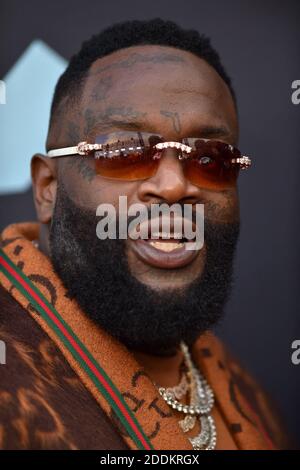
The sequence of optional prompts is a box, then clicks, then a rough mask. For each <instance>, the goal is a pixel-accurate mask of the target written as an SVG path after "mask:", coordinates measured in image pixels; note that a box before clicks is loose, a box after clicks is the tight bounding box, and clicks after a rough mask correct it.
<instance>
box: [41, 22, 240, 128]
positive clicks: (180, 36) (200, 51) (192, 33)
mask: <svg viewBox="0 0 300 470" xmlns="http://www.w3.org/2000/svg"><path fill="white" fill-rule="evenodd" d="M146 44H147V45H160V46H170V47H176V48H177V49H182V50H185V51H188V52H192V53H193V54H195V55H196V56H198V57H200V58H201V59H203V60H205V61H206V62H207V63H208V64H209V65H210V66H211V67H213V68H214V69H215V70H216V72H217V73H218V74H219V75H220V77H221V78H222V79H223V80H224V82H225V83H226V84H227V86H228V87H229V89H230V92H231V94H232V97H233V100H234V102H235V103H236V99H235V93H234V90H233V88H232V84H231V79H230V78H229V76H228V75H227V72H226V71H225V69H224V67H223V65H222V63H221V60H220V57H219V54H218V53H217V51H216V50H215V49H214V48H213V47H212V46H211V43H210V39H209V38H208V37H207V36H205V35H202V34H201V35H200V34H199V33H198V31H196V30H194V29H183V28H182V27H180V26H179V25H177V24H176V23H174V22H173V21H166V20H162V19H161V18H153V19H151V20H147V21H140V20H132V21H124V22H119V23H115V24H114V25H112V26H110V27H108V28H106V29H104V30H103V31H101V32H100V33H99V34H96V35H94V36H92V37H91V38H90V39H89V40H88V41H85V42H83V44H82V46H81V49H80V51H79V52H78V53H77V54H75V55H74V56H73V57H72V58H71V60H70V62H69V65H68V67H67V68H66V70H65V71H64V73H63V74H62V75H61V76H60V78H59V80H58V82H57V84H56V87H55V91H54V96H53V101H52V106H51V113H50V127H51V125H52V123H53V122H54V121H55V114H56V110H57V108H58V107H59V105H60V103H61V102H62V100H63V99H64V100H65V102H66V104H67V105H68V104H69V103H72V104H74V102H76V100H77V99H78V98H79V97H80V94H81V90H82V86H83V83H84V80H85V79H86V77H87V75H88V71H89V68H90V67H91V65H92V64H93V63H94V62H95V61H96V60H97V59H100V58H101V57H104V56H106V55H108V54H111V53H112V52H115V51H118V50H120V49H124V48H127V47H132V46H139V45H146Z"/></svg>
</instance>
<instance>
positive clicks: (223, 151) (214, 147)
mask: <svg viewBox="0 0 300 470" xmlns="http://www.w3.org/2000/svg"><path fill="white" fill-rule="evenodd" d="M187 140H188V142H184V143H186V144H187V145H189V146H191V147H192V149H193V150H192V152H191V153H189V154H186V156H188V157H189V158H187V159H183V167H184V174H185V177H186V178H187V179H188V180H189V181H191V183H193V184H195V185H196V186H201V187H205V188H208V189H214V190H222V189H226V188H231V187H234V186H235V185H236V181H237V177H238V174H239V165H237V164H234V163H232V161H231V160H232V159H233V158H240V156H241V154H240V151H239V150H238V149H236V148H234V147H232V148H231V146H230V145H228V144H226V143H224V142H220V141H216V140H210V141H207V142H206V141H203V140H200V139H187Z"/></svg>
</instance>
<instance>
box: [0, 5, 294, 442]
mask: <svg viewBox="0 0 300 470" xmlns="http://www.w3.org/2000/svg"><path fill="white" fill-rule="evenodd" d="M155 16H160V17H162V18H164V19H172V20H174V21H176V22H178V23H179V24H180V25H182V26H183V27H186V28H193V29H197V30H198V31H199V32H201V33H205V34H207V35H208V36H211V38H212V43H213V45H214V46H215V47H216V49H217V50H218V51H219V53H220V55H221V58H222V60H223V62H224V64H225V66H226V67H227V70H228V72H229V74H230V75H231V76H232V77H233V85H234V87H235V89H236V92H237V98H238V104H239V115H240V127H241V138H240V147H241V148H242V149H246V153H247V154H249V155H251V156H253V157H254V165H253V167H252V169H251V171H249V172H247V175H245V177H242V178H241V179H240V198H241V213H242V231H241V239H240V243H239V247H238V253H237V261H236V271H235V272H236V274H235V279H236V280H235V290H234V293H233V295H232V299H231V301H230V302H229V304H228V306H227V309H226V310H227V316H226V319H225V321H224V323H223V325H222V326H221V328H220V334H221V336H222V337H223V338H224V339H225V340H226V341H227V343H228V344H229V345H230V347H231V349H232V350H233V352H235V353H236V354H237V355H238V356H239V357H240V359H241V360H242V362H243V363H244V364H245V365H246V366H247V367H248V369H250V370H251V371H252V373H254V375H255V376H256V377H257V378H258V379H259V380H260V382H261V383H262V384H263V385H264V387H265V388H266V389H267V391H269V392H271V393H272V395H273V397H274V398H275V400H276V401H277V402H278V403H279V405H280V407H281V410H282V413H283V416H284V417H285V420H286V422H287V424H288V427H289V429H290V430H291V432H292V433H294V435H295V437H296V439H297V441H298V445H299V444H300V437H299V436H298V435H297V429H298V426H300V365H299V366H298V367H297V366H294V365H292V363H291V351H292V350H291V343H292V341H293V340H294V339H299V338H300V318H299V316H300V312H299V297H300V286H299V257H300V256H299V242H298V240H299V229H300V224H299V193H300V188H299V175H300V171H299V170H300V161H299V158H300V139H299V130H300V129H299V122H300V105H298V106H295V105H293V104H292V102H291V93H292V90H291V83H292V81H293V80H296V79H300V27H299V25H300V2H299V1H297V0H295V1H293V0H289V1H285V2H283V1H253V0H251V1H243V0H241V1H234V0H227V1H226V2H225V1H222V0H219V1H217V0H209V1H202V0H197V1H196V0H187V1H185V2H181V1H178V0H172V1H164V0H159V1H152V2H150V1H148V2H147V1H141V0H140V1H133V0H124V1H121V0H120V1H116V0H110V1H96V0H94V1H91V0H85V1H79V0H76V1H74V0H73V1H66V0H60V1H53V2H43V1H41V0H39V1H35V0H30V1H28V0H27V1H12V0H7V1H6V0H5V1H3V0H0V22H1V23H0V26H1V27H0V48H1V62H0V77H3V76H4V75H5V74H6V73H7V71H8V70H9V69H10V67H11V66H12V65H13V64H14V63H15V62H16V60H17V59H18V58H19V56H20V55H21V54H22V52H23V51H24V49H25V48H26V47H27V46H28V45H29V44H30V43H31V42H32V41H33V40H34V39H37V38H39V39H42V40H43V41H45V42H46V43H47V44H48V45H49V46H50V47H52V48H53V49H54V50H56V51H57V52H58V53H59V54H61V55H62V56H63V57H64V58H66V59H69V58H70V56H71V55H72V54H73V53H74V52H76V51H77V50H78V48H79V47H80V45H81V42H82V41H83V40H85V39H87V38H89V37H90V35H91V34H94V33H97V32H99V31H100V30H101V29H102V28H104V27H106V26H109V25H110V24H111V23H113V22H116V21H121V20H128V19H150V18H152V17H155ZM4 158H8V156H7V155H3V153H1V143H0V170H1V161H2V159H4ZM0 178H1V173H0ZM33 218H34V209H33V204H32V199H31V192H30V191H28V192H27V193H24V194H18V195H10V196H1V197H0V228H1V229H2V228H3V227H4V226H5V225H6V224H8V223H10V222H15V221H20V220H26V219H27V220H28V219H33Z"/></svg>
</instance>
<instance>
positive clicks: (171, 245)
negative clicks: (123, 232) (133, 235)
mask: <svg viewBox="0 0 300 470" xmlns="http://www.w3.org/2000/svg"><path fill="white" fill-rule="evenodd" d="M149 243H150V245H151V246H154V248H156V249H157V250H161V251H167V252H169V251H174V250H177V249H178V248H180V247H181V246H182V244H181V243H180V242H167V243H164V242H156V241H150V242H149Z"/></svg>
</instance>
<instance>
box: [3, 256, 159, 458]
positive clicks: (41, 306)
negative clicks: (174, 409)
mask: <svg viewBox="0 0 300 470" xmlns="http://www.w3.org/2000/svg"><path fill="white" fill-rule="evenodd" d="M0 272H2V273H3V274H4V275H5V276H6V277H7V279H9V280H10V281H11V282H12V283H13V285H14V286H15V287H16V289H17V290H18V291H19V292H20V293H21V294H23V296H24V297H26V299H27V300H28V301H29V302H30V303H31V304H32V305H33V306H34V307H35V308H36V310H37V311H38V312H39V313H40V315H41V317H42V318H43V320H45V322H46V323H47V325H48V326H49V327H50V328H51V330H52V331H53V332H54V333H55V334H56V336H57V337H58V338H59V340H60V342H62V343H63V345H64V346H65V347H66V348H67V349H68V351H69V352H70V353H71V354H72V356H73V358H74V359H75V361H76V362H77V364H78V366H79V367H80V368H81V369H82V370H84V372H85V373H86V374H87V375H88V377H89V378H90V379H91V381H92V382H93V383H94V385H95V386H96V388H97V390H98V391H99V392H100V393H101V394H102V395H103V397H104V398H105V400H106V401H107V402H108V403H109V405H110V406H111V407H112V409H113V410H114V412H115V414H116V415H117V416H118V418H119V419H120V421H121V423H122V424H123V426H124V427H125V429H126V431H127V433H128V435H129V436H130V437H131V439H132V440H133V442H134V443H135V445H136V447H137V449H139V450H153V445H152V444H151V442H150V440H149V439H148V437H147V436H146V434H145V433H144V431H143V429H142V427H141V425H140V423H139V422H138V421H137V419H136V417H135V416H134V414H133V412H132V411H131V409H130V408H129V407H128V405H127V403H126V402H125V400H124V398H123V396H122V394H121V393H120V391H119V390H118V388H117V387H116V385H115V384H114V383H113V382H112V380H111V379H110V377H109V376H108V375H107V374H106V372H105V371H104V369H102V367H101V366H100V364H99V363H98V362H97V361H96V359H95V358H94V357H93V356H92V354H91V353H90V352H89V351H88V349H87V348H86V346H85V345H84V344H83V343H82V342H81V341H80V339H79V338H78V337H77V336H76V334H75V333H74V332H73V331H72V329H71V328H70V326H69V325H68V324H67V323H66V322H65V321H64V319H63V318H62V317H61V316H60V314H59V313H58V312H57V310H56V309H55V308H54V307H53V306H52V305H51V304H50V302H48V300H47V299H46V298H45V297H44V296H43V294H42V293H41V292H40V290H39V289H38V288H37V287H36V286H35V285H34V284H33V283H32V282H31V281H30V279H29V278H28V277H27V276H26V275H25V274H24V273H23V272H22V271H21V270H20V269H19V268H18V267H17V266H16V265H15V264H14V263H13V262H12V261H11V259H10V258H9V257H8V256H7V255H6V253H4V251H3V250H2V249H0Z"/></svg>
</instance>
